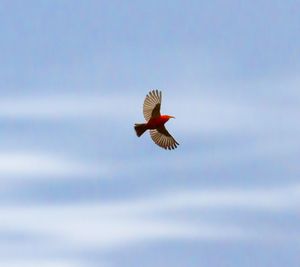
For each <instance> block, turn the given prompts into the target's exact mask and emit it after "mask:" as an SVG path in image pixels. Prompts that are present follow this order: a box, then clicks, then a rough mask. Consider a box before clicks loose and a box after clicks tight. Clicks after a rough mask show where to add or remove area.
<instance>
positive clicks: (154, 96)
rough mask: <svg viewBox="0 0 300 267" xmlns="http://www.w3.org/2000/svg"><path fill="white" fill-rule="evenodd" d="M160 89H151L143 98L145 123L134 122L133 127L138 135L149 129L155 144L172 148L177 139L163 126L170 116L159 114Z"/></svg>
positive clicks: (175, 145) (175, 144) (174, 146)
mask: <svg viewBox="0 0 300 267" xmlns="http://www.w3.org/2000/svg"><path fill="white" fill-rule="evenodd" d="M160 106H161V91H158V90H152V91H150V92H149V93H148V95H147V96H146V98H145V101H144V105H143V113H144V117H145V120H146V123H136V124H135V125H134V129H135V131H136V135H137V136H138V137H140V136H141V135H142V134H143V133H144V132H145V131H147V130H150V136H151V138H152V140H153V141H154V142H155V144H157V145H159V146H160V147H162V148H164V149H170V150H171V149H174V148H176V147H177V145H179V144H178V143H177V141H176V140H175V139H174V138H173V137H172V135H171V134H170V133H169V132H168V131H167V129H166V128H165V123H166V122H167V121H168V120H169V119H170V118H175V117H173V116H169V115H161V114H160Z"/></svg>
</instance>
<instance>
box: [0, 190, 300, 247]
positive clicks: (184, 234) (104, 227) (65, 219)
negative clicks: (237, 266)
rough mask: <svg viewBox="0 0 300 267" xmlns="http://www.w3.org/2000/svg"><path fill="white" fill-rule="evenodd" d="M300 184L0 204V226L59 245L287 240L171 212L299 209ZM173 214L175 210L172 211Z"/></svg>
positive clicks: (278, 232) (268, 231) (269, 231)
mask: <svg viewBox="0 0 300 267" xmlns="http://www.w3.org/2000/svg"><path fill="white" fill-rule="evenodd" d="M299 196H300V186H299V185H296V186H291V187H285V188H274V189H257V190H243V189H233V190H225V189H224V190H203V191H186V192H178V193H175V192H173V193H169V194H165V195H160V196H152V197H151V198H148V199H133V200H131V201H122V202H119V203H117V202H112V203H100V202H94V203H85V204H65V205H37V206H1V207H0V213H1V221H0V228H1V229H3V230H4V231H5V229H6V230H8V231H10V232H11V231H16V232H22V233H23V232H28V233H30V234H33V235H34V236H42V237H46V238H47V237H49V238H51V240H53V238H54V240H57V241H56V244H57V247H58V248H59V246H61V247H64V248H66V247H67V248H72V247H77V248H81V247H97V248H99V249H112V248H118V247H122V246H124V245H126V246H128V245H130V244H135V243H139V242H149V241H157V240H169V239H179V240H182V239H188V240H189V239H191V240H208V241H220V240H223V241H238V240H244V241H247V240H258V241H263V242H270V241H274V240H281V241H283V240H290V239H293V238H294V239H295V238H297V237H295V236H292V237H291V236H289V234H287V233H286V232H285V230H284V229H283V230H282V231H281V230H280V229H276V231H275V230H274V229H272V226H270V227H269V228H268V229H265V228H261V229H260V227H259V225H256V226H255V228H252V227H251V226H249V225H244V224H243V223H241V222H235V221H233V220H229V221H228V220H222V221H221V222H219V221H214V220H211V219H210V220H209V219H206V218H203V217H201V216H200V218H201V219H200V221H199V220H197V221H194V220H192V219H189V218H188V217H184V216H182V217H181V219H178V217H176V216H175V217H174V216H172V212H174V211H176V212H179V211H190V210H191V209H193V211H194V212H195V211H197V210H198V211H200V212H201V210H203V209H207V210H209V211H211V212H213V213H214V212H216V209H218V210H219V209H225V210H228V209H229V208H231V209H236V208H240V209H241V210H242V211H244V212H247V211H249V210H264V211H266V210H268V211H270V212H282V211H294V212H295V211H297V210H299V206H300V203H299V199H300V198H299ZM173 215H174V213H173Z"/></svg>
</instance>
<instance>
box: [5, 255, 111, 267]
mask: <svg viewBox="0 0 300 267" xmlns="http://www.w3.org/2000/svg"><path fill="white" fill-rule="evenodd" d="M0 265H1V266H5V267H38V266H40V267H84V266H86V265H85V264H79V263H77V262H75V261H68V260H60V259H59V260H53V259H45V260H37V259H28V258H24V259H22V260H21V259H20V257H19V259H18V260H13V259H12V260H0ZM97 266H99V267H102V266H103V267H104V266H105V267H106V266H107V265H101V264H99V265H97Z"/></svg>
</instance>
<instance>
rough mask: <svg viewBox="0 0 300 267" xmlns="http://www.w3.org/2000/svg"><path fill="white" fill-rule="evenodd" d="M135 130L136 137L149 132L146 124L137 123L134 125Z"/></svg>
mask: <svg viewBox="0 0 300 267" xmlns="http://www.w3.org/2000/svg"><path fill="white" fill-rule="evenodd" d="M134 130H135V132H136V135H137V136H138V137H140V136H141V135H142V134H143V133H144V132H145V131H146V130H147V127H146V123H136V124H135V125H134Z"/></svg>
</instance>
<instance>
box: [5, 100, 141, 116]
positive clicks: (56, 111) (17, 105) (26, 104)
mask: <svg viewBox="0 0 300 267" xmlns="http://www.w3.org/2000/svg"><path fill="white" fill-rule="evenodd" d="M135 102H137V101H136V99H135V98H134V97H132V96H131V97H130V96H124V97H120V96H117V95H111V96H98V95H95V96H85V95H77V96H72V95H69V96H68V95H52V96H44V97H42V96H34V95H32V96H31V97H20V98H14V99H2V100H1V101H0V118H8V119H55V120H57V119H82V118H89V117H92V118H99V117H101V118H105V117H109V118H119V117H120V118H122V117H123V116H124V114H127V115H128V114H132V112H133V111H134V107H135V106H136V107H138V105H137V104H133V103H135Z"/></svg>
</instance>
